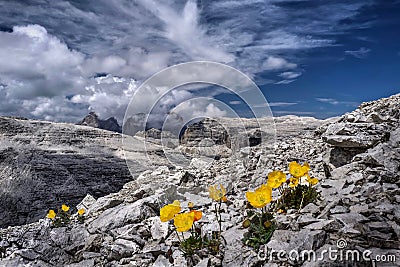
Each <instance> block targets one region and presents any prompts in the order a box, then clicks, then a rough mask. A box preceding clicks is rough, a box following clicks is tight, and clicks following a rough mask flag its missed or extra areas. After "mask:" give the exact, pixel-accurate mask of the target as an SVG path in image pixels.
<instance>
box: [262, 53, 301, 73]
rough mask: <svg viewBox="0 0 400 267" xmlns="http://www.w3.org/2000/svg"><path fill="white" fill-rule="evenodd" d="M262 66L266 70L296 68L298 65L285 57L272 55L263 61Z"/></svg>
mask: <svg viewBox="0 0 400 267" xmlns="http://www.w3.org/2000/svg"><path fill="white" fill-rule="evenodd" d="M262 67H263V69H264V70H282V69H294V68H296V67H297V65H296V64H294V63H290V62H288V61H287V60H286V59H284V58H281V57H275V56H270V57H268V58H267V60H266V61H265V62H264V63H263V65H262Z"/></svg>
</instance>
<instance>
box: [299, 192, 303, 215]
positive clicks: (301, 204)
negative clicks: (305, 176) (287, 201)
mask: <svg viewBox="0 0 400 267" xmlns="http://www.w3.org/2000/svg"><path fill="white" fill-rule="evenodd" d="M301 195H302V197H301V202H300V207H299V210H298V211H300V210H301V207H302V206H303V200H304V192H303V193H302V194H301Z"/></svg>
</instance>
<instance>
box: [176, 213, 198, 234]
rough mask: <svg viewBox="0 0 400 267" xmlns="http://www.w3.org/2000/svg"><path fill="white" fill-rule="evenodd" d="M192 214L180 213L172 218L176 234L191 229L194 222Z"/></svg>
mask: <svg viewBox="0 0 400 267" xmlns="http://www.w3.org/2000/svg"><path fill="white" fill-rule="evenodd" d="M194 216H195V215H194V212H187V213H180V214H177V215H176V216H175V218H174V225H175V227H176V230H177V231H178V232H186V231H188V230H189V229H190V228H192V225H193V222H194Z"/></svg>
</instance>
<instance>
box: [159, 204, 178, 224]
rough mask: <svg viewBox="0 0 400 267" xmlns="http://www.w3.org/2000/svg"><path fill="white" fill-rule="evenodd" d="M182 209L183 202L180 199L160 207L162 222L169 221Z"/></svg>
mask: <svg viewBox="0 0 400 267" xmlns="http://www.w3.org/2000/svg"><path fill="white" fill-rule="evenodd" d="M180 211H181V203H180V202H179V201H178V200H175V201H174V202H173V203H172V204H168V205H166V206H164V207H162V208H161V209H160V220H161V221H162V222H168V221H169V220H172V219H173V218H174V216H175V215H176V214H177V213H179V212H180Z"/></svg>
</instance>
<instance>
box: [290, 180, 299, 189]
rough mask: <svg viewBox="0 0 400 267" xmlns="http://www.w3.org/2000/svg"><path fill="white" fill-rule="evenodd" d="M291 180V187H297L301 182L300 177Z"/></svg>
mask: <svg viewBox="0 0 400 267" xmlns="http://www.w3.org/2000/svg"><path fill="white" fill-rule="evenodd" d="M289 181H290V183H289V186H290V187H296V186H297V185H298V184H299V179H297V178H290V179H289Z"/></svg>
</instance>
